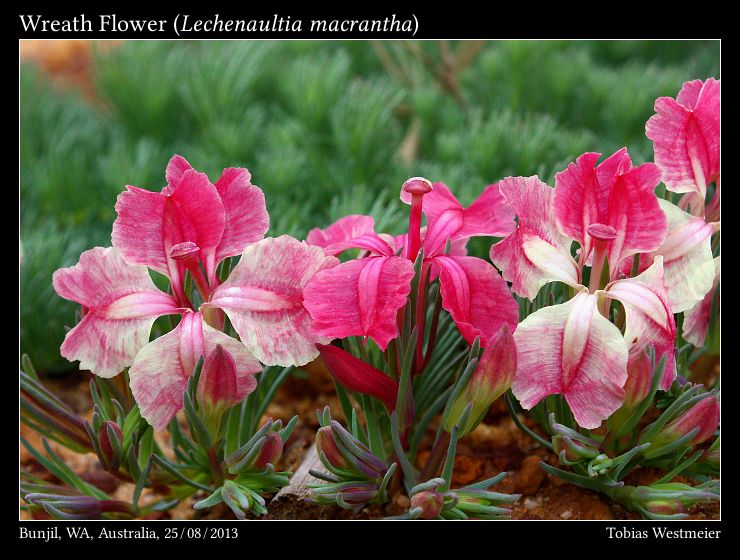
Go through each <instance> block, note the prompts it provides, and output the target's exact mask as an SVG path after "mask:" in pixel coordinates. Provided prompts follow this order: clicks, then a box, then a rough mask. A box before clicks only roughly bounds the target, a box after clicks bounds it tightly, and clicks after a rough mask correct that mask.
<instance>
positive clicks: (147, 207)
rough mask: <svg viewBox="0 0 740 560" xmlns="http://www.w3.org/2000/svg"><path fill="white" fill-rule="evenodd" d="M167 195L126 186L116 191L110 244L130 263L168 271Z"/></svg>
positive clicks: (163, 271)
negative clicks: (165, 210)
mask: <svg viewBox="0 0 740 560" xmlns="http://www.w3.org/2000/svg"><path fill="white" fill-rule="evenodd" d="M166 201H167V195H166V194H163V193H157V192H152V191H147V190H144V189H140V188H138V187H132V186H127V187H126V190H125V191H123V192H122V193H121V194H119V195H118V199H117V201H116V212H117V213H118V217H117V218H116V220H115V221H114V222H113V235H112V240H113V246H114V247H115V248H116V249H117V250H118V251H119V252H120V253H121V255H123V258H125V259H126V261H127V262H129V263H131V264H139V265H144V266H148V267H149V268H152V269H154V270H156V271H157V272H160V273H162V274H168V273H169V267H168V260H169V259H168V255H167V253H166V252H165V250H164V206H165V202H166Z"/></svg>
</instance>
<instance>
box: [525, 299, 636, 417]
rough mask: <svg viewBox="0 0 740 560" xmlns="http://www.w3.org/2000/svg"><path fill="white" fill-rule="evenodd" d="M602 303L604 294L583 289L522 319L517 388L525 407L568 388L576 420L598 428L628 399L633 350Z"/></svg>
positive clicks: (565, 393)
mask: <svg viewBox="0 0 740 560" xmlns="http://www.w3.org/2000/svg"><path fill="white" fill-rule="evenodd" d="M597 303H598V296H597V295H595V294H589V293H588V290H586V289H583V291H581V292H579V293H578V294H576V296H575V297H574V298H573V299H571V300H570V301H568V302H566V303H563V304H560V305H551V306H549V307H543V308H542V309H539V310H538V311H536V312H534V313H532V314H531V315H530V316H529V317H527V318H526V319H524V320H523V321H522V322H521V323H519V327H517V330H516V332H515V333H514V339H515V340H516V347H517V373H516V377H515V378H514V384H513V386H512V390H513V391H514V395H516V397H517V399H519V402H520V403H521V405H522V406H523V407H524V408H526V409H530V408H532V407H533V406H534V405H535V404H537V403H538V402H539V401H540V400H542V399H543V398H545V397H546V396H547V395H552V394H562V395H563V396H564V397H565V400H566V401H567V402H568V405H569V406H570V409H571V411H572V412H573V416H574V417H575V419H576V422H578V424H579V425H580V426H583V427H584V428H588V429H592V428H597V427H598V426H599V425H600V424H601V421H602V420H604V419H605V418H608V417H609V416H610V415H611V414H612V413H613V412H614V411H616V410H617V409H618V408H619V407H620V406H621V405H622V402H623V401H624V389H623V387H624V384H625V381H626V380H627V357H628V353H629V352H628V349H627V345H626V344H625V342H624V337H623V336H622V333H621V332H619V329H618V328H617V327H615V326H614V325H613V324H612V323H611V322H609V321H608V320H607V319H606V318H605V317H604V316H602V315H601V314H600V313H599V311H598V309H597Z"/></svg>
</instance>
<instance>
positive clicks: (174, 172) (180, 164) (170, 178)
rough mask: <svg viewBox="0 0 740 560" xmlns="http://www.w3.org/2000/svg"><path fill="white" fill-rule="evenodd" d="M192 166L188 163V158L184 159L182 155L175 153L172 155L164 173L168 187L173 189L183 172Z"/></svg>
mask: <svg viewBox="0 0 740 560" xmlns="http://www.w3.org/2000/svg"><path fill="white" fill-rule="evenodd" d="M192 168H193V167H192V166H191V165H190V163H188V160H186V159H185V158H184V157H182V156H180V155H177V154H175V155H174V156H172V157H171V158H170V161H169V163H168V164H167V170H166V171H165V174H164V175H165V179H166V180H167V185H169V187H170V189H171V190H173V191H174V189H176V188H177V185H178V184H179V183H180V180H181V179H182V176H183V174H184V173H185V172H186V171H187V170H188V169H192Z"/></svg>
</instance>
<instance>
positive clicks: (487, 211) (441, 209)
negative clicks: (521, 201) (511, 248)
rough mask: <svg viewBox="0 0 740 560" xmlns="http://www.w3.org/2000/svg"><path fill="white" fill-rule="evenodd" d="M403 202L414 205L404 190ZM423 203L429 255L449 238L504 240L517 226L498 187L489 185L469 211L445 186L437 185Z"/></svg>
mask: <svg viewBox="0 0 740 560" xmlns="http://www.w3.org/2000/svg"><path fill="white" fill-rule="evenodd" d="M401 200H403V201H404V202H406V203H407V204H410V203H411V195H410V194H409V193H407V192H405V191H401ZM422 200H423V202H422V209H423V211H424V214H425V215H426V217H427V223H428V227H427V230H428V233H427V236H426V239H425V240H424V253H425V254H426V255H428V256H429V255H433V254H436V253H437V252H438V250H439V249H440V248H441V247H444V246H445V244H446V242H447V239H452V240H453V241H455V240H458V239H467V238H469V237H474V236H480V235H487V236H492V237H503V236H505V235H507V234H509V233H510V232H511V231H512V230H513V229H514V226H515V224H514V212H513V210H512V208H511V207H510V206H509V204H508V203H507V202H506V199H505V198H504V197H503V196H502V195H501V193H500V192H499V189H498V184H494V185H488V186H487V187H486V188H485V189H483V192H482V193H481V195H480V196H479V197H478V198H477V199H476V200H475V201H474V202H473V204H471V205H470V206H469V207H468V208H463V206H462V204H460V202H459V201H458V200H457V198H455V195H453V194H452V192H450V189H449V188H448V187H447V185H445V184H444V183H434V184H433V185H432V191H431V192H429V193H427V194H425V195H424V198H423V199H422Z"/></svg>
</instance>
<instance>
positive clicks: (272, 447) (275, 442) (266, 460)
mask: <svg viewBox="0 0 740 560" xmlns="http://www.w3.org/2000/svg"><path fill="white" fill-rule="evenodd" d="M282 456H283V438H281V437H280V434H278V433H277V432H270V433H269V434H267V436H266V439H265V443H264V445H263V446H262V449H261V450H260V452H259V455H257V459H255V461H254V467H255V468H257V469H259V470H262V469H266V468H267V465H268V464H271V465H273V466H275V465H276V464H277V462H278V461H279V460H280V457H282Z"/></svg>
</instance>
